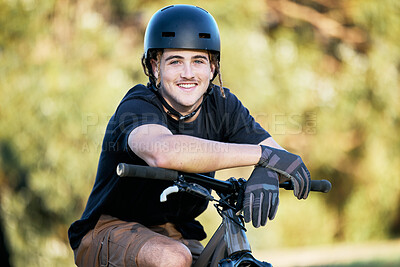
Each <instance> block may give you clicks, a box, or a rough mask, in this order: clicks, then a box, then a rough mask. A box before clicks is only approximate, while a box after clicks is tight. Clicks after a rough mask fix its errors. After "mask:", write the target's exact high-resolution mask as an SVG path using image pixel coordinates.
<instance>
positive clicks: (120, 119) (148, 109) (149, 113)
mask: <svg viewBox="0 0 400 267" xmlns="http://www.w3.org/2000/svg"><path fill="white" fill-rule="evenodd" d="M146 124H159V125H163V126H165V127H166V124H165V119H164V115H163V113H162V112H161V110H160V108H159V107H158V106H157V105H155V104H154V103H151V102H148V101H147V100H145V99H140V98H131V99H127V100H124V101H122V102H121V104H120V105H119V106H118V108H117V110H116V112H115V114H114V115H113V117H112V118H111V119H110V122H109V125H108V127H107V131H108V132H107V133H106V136H107V134H110V135H111V139H112V142H115V144H118V147H119V149H123V150H125V149H127V151H129V149H128V137H129V134H130V133H131V132H132V130H133V129H135V128H136V127H138V126H141V125H146Z"/></svg>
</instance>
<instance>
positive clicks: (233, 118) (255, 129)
mask: <svg viewBox="0 0 400 267" xmlns="http://www.w3.org/2000/svg"><path fill="white" fill-rule="evenodd" d="M226 97H227V99H226V101H227V104H226V114H229V123H228V129H227V137H226V139H227V141H228V142H232V143H241V144H258V143H260V142H262V141H263V140H265V139H266V138H268V137H270V136H271V135H270V134H269V133H268V132H267V131H266V130H265V129H264V128H262V127H261V125H260V124H259V123H258V122H256V120H255V119H254V117H253V116H252V115H251V114H250V112H249V110H248V109H247V108H246V107H244V106H243V104H242V103H241V102H240V100H239V99H238V98H237V97H236V96H235V95H234V94H232V93H230V92H229V91H228V93H227V94H226Z"/></svg>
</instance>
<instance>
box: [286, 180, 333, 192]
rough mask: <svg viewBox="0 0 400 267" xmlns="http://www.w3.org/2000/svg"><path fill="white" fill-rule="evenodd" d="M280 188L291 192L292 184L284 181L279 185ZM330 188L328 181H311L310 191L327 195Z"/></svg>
mask: <svg viewBox="0 0 400 267" xmlns="http://www.w3.org/2000/svg"><path fill="white" fill-rule="evenodd" d="M279 187H280V188H283V189H286V190H293V183H292V182H291V181H286V182H283V183H281V184H279ZM331 188H332V184H331V183H330V182H329V181H328V180H311V191H314V192H321V193H328V192H329V191H330V190H331Z"/></svg>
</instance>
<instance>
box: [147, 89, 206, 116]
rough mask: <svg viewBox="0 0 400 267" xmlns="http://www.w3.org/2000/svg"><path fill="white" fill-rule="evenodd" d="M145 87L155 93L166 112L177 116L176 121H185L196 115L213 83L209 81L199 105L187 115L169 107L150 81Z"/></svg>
mask: <svg viewBox="0 0 400 267" xmlns="http://www.w3.org/2000/svg"><path fill="white" fill-rule="evenodd" d="M147 87H148V88H150V89H151V90H152V91H153V92H154V93H155V94H156V96H157V97H158V99H160V101H161V104H162V105H163V106H164V107H165V108H166V109H167V114H169V115H172V116H175V117H177V118H178V121H185V120H188V119H190V118H192V117H193V116H194V115H196V113H197V111H199V110H200V108H201V106H202V105H203V103H204V102H205V100H206V98H207V96H209V95H210V94H211V92H212V91H213V88H214V85H213V84H212V83H211V82H210V85H209V86H208V89H207V91H206V93H205V94H204V95H203V101H201V103H200V105H199V106H198V107H197V108H196V109H195V110H194V111H192V112H191V113H189V114H187V115H182V114H181V113H180V112H179V111H177V110H176V109H174V108H173V107H171V105H170V104H168V103H167V101H166V100H165V99H164V97H163V96H162V95H161V93H160V91H159V90H158V88H157V87H156V86H155V85H154V84H153V83H152V82H149V83H148V84H147Z"/></svg>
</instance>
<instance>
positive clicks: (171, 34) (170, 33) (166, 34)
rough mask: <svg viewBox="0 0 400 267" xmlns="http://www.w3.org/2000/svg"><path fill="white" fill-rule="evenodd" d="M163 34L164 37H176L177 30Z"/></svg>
mask: <svg viewBox="0 0 400 267" xmlns="http://www.w3.org/2000/svg"><path fill="white" fill-rule="evenodd" d="M161 36H162V37H175V32H162V33H161ZM200 38H201V37H200Z"/></svg>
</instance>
